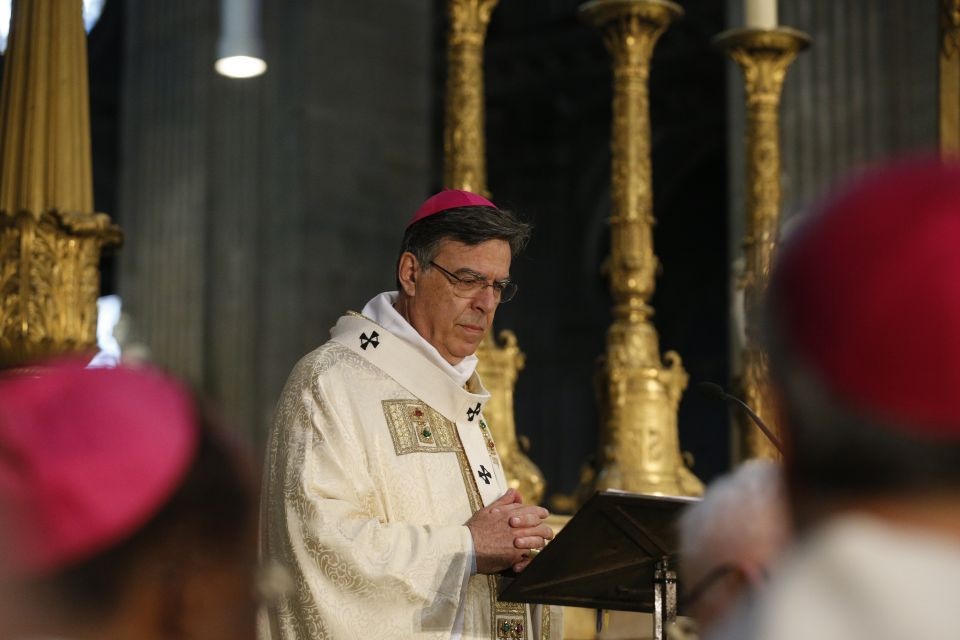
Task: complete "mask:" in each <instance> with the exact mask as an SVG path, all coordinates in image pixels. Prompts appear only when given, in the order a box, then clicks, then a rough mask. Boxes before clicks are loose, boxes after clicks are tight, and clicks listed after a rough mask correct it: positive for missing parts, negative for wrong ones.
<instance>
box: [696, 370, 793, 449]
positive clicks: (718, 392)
mask: <svg viewBox="0 0 960 640" xmlns="http://www.w3.org/2000/svg"><path fill="white" fill-rule="evenodd" d="M697 388H698V389H699V390H700V391H702V392H703V393H704V395H707V396H710V397H712V398H719V399H721V400H726V401H727V402H733V403H735V404H737V405H739V406H741V407H743V410H744V411H746V412H747V415H748V416H750V419H751V420H753V423H754V424H755V425H757V427H758V428H759V429H760V431H762V432H763V435H765V436H767V440H769V441H770V443H771V444H772V445H773V446H774V447H776V448H777V451H779V452H780V454H781V455H783V445H782V444H781V443H780V438H778V437H777V436H776V434H774V433H773V431H771V430H770V427H768V426H767V424H766V423H765V422H764V421H763V420H762V419H761V418H760V416H758V415H757V414H756V413H755V412H754V410H753V409H751V408H750V407H749V406H748V405H747V403H746V402H744V401H743V400H741V399H740V398H738V397H736V396H732V395H730V394H729V393H727V392H726V391H724V390H723V387H721V386H720V385H718V384H717V383H715V382H701V383H699V384H698V385H697Z"/></svg>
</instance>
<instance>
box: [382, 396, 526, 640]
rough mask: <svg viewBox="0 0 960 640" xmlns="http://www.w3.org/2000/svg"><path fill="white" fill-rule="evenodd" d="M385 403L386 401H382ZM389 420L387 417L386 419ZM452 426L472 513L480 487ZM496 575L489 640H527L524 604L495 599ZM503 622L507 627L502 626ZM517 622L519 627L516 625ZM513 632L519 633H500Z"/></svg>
mask: <svg viewBox="0 0 960 640" xmlns="http://www.w3.org/2000/svg"><path fill="white" fill-rule="evenodd" d="M384 404H386V402H384ZM388 421H389V419H388ZM450 424H451V425H452V423H450ZM452 426H453V433H454V434H455V436H456V438H457V449H456V452H457V462H458V463H460V473H461V474H463V486H464V488H465V489H466V491H467V499H468V500H469V502H470V509H471V511H473V512H474V513H476V512H477V511H479V510H480V509H482V508H483V498H482V497H481V496H480V487H478V486H477V479H476V477H474V474H473V470H472V469H471V468H470V461H469V460H467V455H466V453H464V450H463V443H462V442H461V441H460V433H459V432H458V431H457V430H456V425H452ZM498 587H499V584H498V581H497V576H491V575H488V576H487V590H488V592H489V594H490V625H491V626H490V638H491V640H502V639H503V638H509V639H510V640H527V638H528V636H527V630H526V628H527V616H526V606H525V605H523V604H520V603H517V602H501V601H500V600H498V599H497V594H498V593H500V589H499V588H498ZM504 623H506V624H507V625H508V627H504V626H503V625H504ZM518 624H519V627H518V626H517V625H518ZM501 631H504V632H505V633H513V634H519V635H501Z"/></svg>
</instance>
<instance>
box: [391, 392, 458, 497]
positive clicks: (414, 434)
mask: <svg viewBox="0 0 960 640" xmlns="http://www.w3.org/2000/svg"><path fill="white" fill-rule="evenodd" d="M383 414H384V417H385V418H386V419H387V425H388V426H389V427H390V437H391V438H393V448H394V450H395V451H396V452H397V455H398V456H402V455H406V454H408V453H416V452H420V453H439V452H454V451H455V452H462V451H463V447H462V446H461V444H460V440H459V438H458V437H457V430H456V425H454V424H453V423H452V422H450V421H449V420H447V419H446V418H444V417H443V416H442V415H440V414H439V413H438V412H437V411H435V410H434V409H432V408H430V407H429V406H427V405H426V404H425V403H423V402H421V401H419V400H384V401H383ZM468 473H469V472H468ZM471 506H472V503H471Z"/></svg>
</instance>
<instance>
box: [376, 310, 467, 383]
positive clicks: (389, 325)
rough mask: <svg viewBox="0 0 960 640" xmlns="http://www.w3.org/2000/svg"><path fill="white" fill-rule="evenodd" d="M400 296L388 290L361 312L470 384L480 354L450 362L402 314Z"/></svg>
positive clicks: (457, 381)
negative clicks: (395, 307) (398, 304)
mask: <svg viewBox="0 0 960 640" xmlns="http://www.w3.org/2000/svg"><path fill="white" fill-rule="evenodd" d="M399 297H400V294H399V293H398V292H396V291H384V292H383V293H381V294H379V295H377V296H375V297H374V298H373V299H371V300H370V301H369V302H368V303H367V304H366V306H364V307H363V311H361V314H362V315H364V316H366V317H367V318H370V319H371V320H373V321H374V322H376V323H377V324H379V325H380V326H381V327H383V328H384V329H386V330H387V331H389V332H390V333H392V334H394V335H395V336H397V337H398V338H400V339H402V340H403V341H404V342H406V343H407V344H409V345H410V346H411V347H413V348H414V349H416V350H417V351H418V352H420V353H421V354H422V355H423V356H424V357H425V358H427V359H428V360H430V362H432V363H433V364H434V365H436V366H437V367H438V368H439V369H440V370H441V371H443V372H444V373H446V374H447V375H448V376H450V378H452V379H453V381H454V382H456V383H457V384H458V385H459V386H461V387H462V386H463V385H465V384H467V380H469V379H470V376H472V375H473V372H474V370H475V369H476V368H477V356H476V354H473V353H471V354H470V355H469V356H467V357H465V358H464V359H463V360H461V361H460V362H458V363H457V364H450V363H449V362H447V361H446V360H445V359H444V358H443V356H441V355H440V352H439V351H437V349H436V347H434V346H433V345H432V344H430V343H429V342H427V341H426V339H424V337H423V336H421V335H420V334H419V333H418V332H417V330H416V329H414V328H413V326H412V325H411V324H410V323H409V322H407V321H406V319H405V318H404V317H403V316H401V315H400V314H399V313H398V312H397V310H396V309H394V308H393V304H394V303H395V302H396V301H397V299H398V298H399Z"/></svg>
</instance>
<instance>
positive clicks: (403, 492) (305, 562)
mask: <svg viewBox="0 0 960 640" xmlns="http://www.w3.org/2000/svg"><path fill="white" fill-rule="evenodd" d="M528 236H529V226H528V225H527V224H525V223H523V222H521V221H519V220H518V219H517V218H516V217H514V216H513V215H512V214H511V213H509V212H507V211H503V210H500V209H498V208H497V207H496V206H495V205H494V204H493V203H491V202H490V201H489V200H486V199H485V198H482V197H480V196H478V195H476V194H473V193H469V192H466V191H458V190H448V191H443V192H441V193H439V194H437V195H435V196H433V197H431V198H430V199H428V200H427V201H426V202H425V203H424V204H423V205H422V206H421V207H420V209H419V210H418V211H417V212H416V213H415V214H414V216H413V218H412V219H411V221H410V223H409V225H408V226H407V229H406V232H405V234H404V238H403V241H402V245H401V251H400V257H399V260H398V264H397V286H398V291H395V292H386V293H381V294H380V295H378V296H376V297H374V298H373V299H372V300H370V301H369V302H368V303H367V304H366V306H365V307H364V308H363V310H362V312H361V313H359V314H357V313H348V314H347V315H344V316H342V317H341V318H340V319H339V321H338V322H337V324H336V326H335V327H334V328H333V329H332V330H331V339H330V341H328V342H327V343H326V344H324V345H323V346H321V347H320V348H318V349H317V350H315V351H313V352H312V353H310V354H308V355H307V356H305V357H304V358H303V359H302V360H301V361H300V362H299V363H298V364H297V365H296V367H294V370H293V372H292V373H291V374H290V378H289V380H288V381H287V385H286V387H285V389H284V391H283V394H282V396H281V398H280V401H279V405H278V408H277V413H276V417H275V420H274V425H273V429H272V432H271V436H270V442H269V445H268V451H267V459H266V469H265V479H264V493H263V497H262V505H263V509H262V553H263V556H264V559H265V560H267V561H269V562H272V563H275V564H278V565H280V566H281V567H283V568H285V569H286V570H287V571H288V572H289V573H290V575H291V578H292V585H293V588H292V590H291V592H290V593H288V594H286V595H284V596H283V597H281V598H280V599H279V600H278V601H277V602H275V603H274V604H273V605H272V606H270V607H269V609H268V612H267V615H266V616H265V618H264V620H263V621H262V623H261V637H262V638H263V639H264V640H266V639H270V640H280V639H283V640H292V639H299V640H306V639H308V638H310V639H314V638H338V639H339V638H363V639H365V640H368V639H375V638H464V639H467V638H484V639H497V638H511V639H520V638H529V639H533V638H538V639H539V638H551V637H554V638H558V637H560V633H561V628H560V621H559V619H558V616H551V610H550V608H549V607H539V606H537V607H531V606H525V605H521V604H515V603H509V602H500V601H498V599H497V592H498V582H499V577H498V574H500V573H501V572H508V571H514V572H518V571H522V570H523V569H524V568H525V567H526V566H527V564H528V563H529V562H530V560H531V559H532V557H533V555H535V554H536V552H537V551H538V550H539V549H541V548H542V547H543V545H544V544H545V543H546V541H547V540H549V539H550V538H552V537H553V533H552V531H551V530H550V528H549V527H548V526H547V525H546V524H545V523H544V522H543V520H544V518H546V517H547V515H548V513H547V511H546V510H545V509H543V508H542V507H538V506H533V505H524V504H523V503H522V498H521V496H520V495H519V494H518V493H517V492H516V491H515V490H512V489H509V490H508V485H507V479H506V478H505V477H504V471H503V468H502V466H501V465H500V460H499V457H498V456H497V450H496V447H495V445H494V442H493V439H492V437H491V433H490V429H489V427H488V426H487V423H486V421H485V420H484V417H483V408H484V405H485V404H486V403H487V401H488V400H489V398H490V395H489V393H487V391H486V390H485V389H484V387H483V385H482V384H481V381H480V379H479V378H478V376H477V374H476V372H475V368H476V364H477V358H476V356H475V355H474V353H475V351H476V349H477V347H478V346H479V344H480V341H481V339H482V338H483V336H484V335H485V334H486V332H487V331H489V330H490V327H491V326H492V322H493V317H494V313H495V312H496V309H497V306H498V305H499V304H502V303H504V302H506V301H508V300H509V299H510V298H511V297H512V296H513V295H514V293H515V292H516V285H514V284H513V283H512V282H511V281H510V263H511V259H512V257H513V256H515V255H516V254H517V252H518V251H519V250H520V249H521V248H522V247H523V245H524V244H525V242H526V240H527V238H528Z"/></svg>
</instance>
